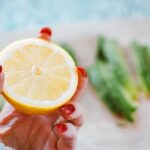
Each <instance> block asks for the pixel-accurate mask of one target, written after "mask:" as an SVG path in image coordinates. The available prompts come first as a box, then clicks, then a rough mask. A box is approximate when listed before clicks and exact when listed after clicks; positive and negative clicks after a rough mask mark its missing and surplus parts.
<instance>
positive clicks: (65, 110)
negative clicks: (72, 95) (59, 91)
mask: <svg viewBox="0 0 150 150" xmlns="http://www.w3.org/2000/svg"><path fill="white" fill-rule="evenodd" d="M60 110H61V112H63V113H64V114H65V115H67V116H69V115H71V114H73V113H74V112H75V110H76V108H75V106H74V105H72V104H67V105H64V106H62V107H61V108H60Z"/></svg>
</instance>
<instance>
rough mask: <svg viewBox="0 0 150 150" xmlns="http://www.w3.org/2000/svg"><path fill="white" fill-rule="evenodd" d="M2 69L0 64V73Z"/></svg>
mask: <svg viewBox="0 0 150 150" xmlns="http://www.w3.org/2000/svg"><path fill="white" fill-rule="evenodd" d="M2 71H3V67H2V66H1V65H0V73H1V72H2Z"/></svg>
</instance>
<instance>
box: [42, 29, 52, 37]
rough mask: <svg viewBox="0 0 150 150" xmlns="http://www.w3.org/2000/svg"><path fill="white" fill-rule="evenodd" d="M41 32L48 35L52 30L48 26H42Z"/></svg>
mask: <svg viewBox="0 0 150 150" xmlns="http://www.w3.org/2000/svg"><path fill="white" fill-rule="evenodd" d="M40 33H41V34H47V35H48V36H51V35H52V30H51V29H50V28H49V27H43V28H42V29H41V31H40Z"/></svg>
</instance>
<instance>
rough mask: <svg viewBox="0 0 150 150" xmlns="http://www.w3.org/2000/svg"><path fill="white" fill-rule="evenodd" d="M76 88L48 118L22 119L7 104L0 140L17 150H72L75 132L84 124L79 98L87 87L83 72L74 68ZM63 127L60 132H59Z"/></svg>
mask: <svg viewBox="0 0 150 150" xmlns="http://www.w3.org/2000/svg"><path fill="white" fill-rule="evenodd" d="M77 70H78V76H79V83H78V88H77V91H76V93H75V94H74V96H73V97H72V99H71V100H70V102H69V104H72V105H70V106H71V107H69V110H70V111H68V109H67V108H68V107H67V106H68V104H66V105H64V106H63V107H61V108H60V109H59V110H57V111H56V112H54V113H53V114H49V115H38V116H37V115H33V116H31V115H24V114H21V113H19V112H17V111H16V110H15V109H14V108H13V107H12V106H10V105H9V104H6V106H5V107H4V108H3V110H2V112H1V115H0V140H1V141H2V142H3V143H4V144H5V145H7V146H10V147H13V148H15V149H16V150H74V149H75V143H76V134H77V130H78V128H80V127H81V125H82V124H83V114H82V107H81V106H80V104H79V103H78V98H79V95H80V94H81V93H82V91H83V90H84V88H85V86H86V83H87V75H86V72H85V70H84V69H82V68H80V67H79V68H77ZM2 85H3V73H2V72H1V73H0V90H2ZM62 127H63V128H62Z"/></svg>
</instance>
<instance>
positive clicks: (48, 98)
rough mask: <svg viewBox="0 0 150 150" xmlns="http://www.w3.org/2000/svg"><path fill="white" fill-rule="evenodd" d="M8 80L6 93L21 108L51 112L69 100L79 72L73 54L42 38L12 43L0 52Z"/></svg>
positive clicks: (7, 98)
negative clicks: (71, 55)
mask: <svg viewBox="0 0 150 150" xmlns="http://www.w3.org/2000/svg"><path fill="white" fill-rule="evenodd" d="M0 62H1V64H2V65H3V69H4V74H5V83H4V88H3V95H4V97H5V98H6V100H7V101H8V102H10V103H11V104H12V105H13V106H14V107H15V108H16V109H17V110H18V111H20V112H23V113H26V114H47V113H49V112H51V111H52V110H54V109H56V108H58V107H60V106H61V105H63V104H64V103H66V102H68V101H69V100H70V98H71V97H72V96H73V94H74V93H75V91H76V88H77V84H78V75H77V71H76V66H75V63H74V61H73V60H72V58H71V57H70V55H69V54H68V53H67V52H65V51H64V50H63V49H62V48H61V47H59V46H57V45H56V44H54V43H52V42H48V41H46V40H43V39H40V38H29V39H24V40H20V41H17V42H14V43H12V44H10V45H9V46H8V47H6V48H5V49H4V50H3V51H2V52H1V54H0Z"/></svg>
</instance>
